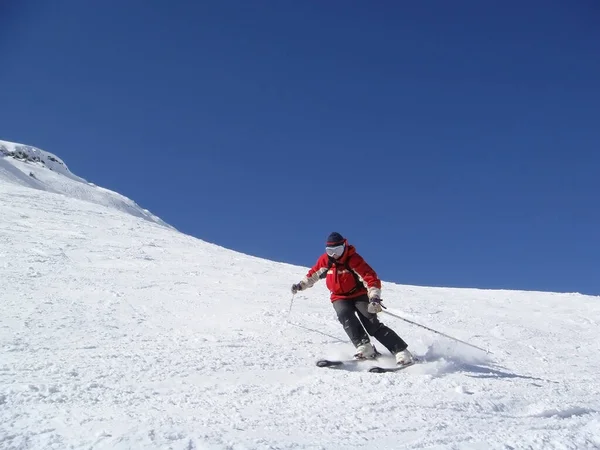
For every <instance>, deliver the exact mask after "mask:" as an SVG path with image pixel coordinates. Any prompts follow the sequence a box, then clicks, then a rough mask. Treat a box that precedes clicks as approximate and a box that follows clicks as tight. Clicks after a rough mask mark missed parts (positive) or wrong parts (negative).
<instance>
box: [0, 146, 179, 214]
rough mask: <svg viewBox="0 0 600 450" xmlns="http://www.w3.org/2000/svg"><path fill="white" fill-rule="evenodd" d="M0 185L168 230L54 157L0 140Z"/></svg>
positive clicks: (140, 210) (124, 198) (122, 198)
mask: <svg viewBox="0 0 600 450" xmlns="http://www.w3.org/2000/svg"><path fill="white" fill-rule="evenodd" d="M3 182H5V183H11V184H16V185H20V186H25V187H30V188H33V189H39V190H43V191H47V192H52V193H55V194H63V195H66V196H68V197H72V198H76V199H79V200H85V201H88V202H91V203H96V204H100V205H104V206H109V207H111V208H114V209H117V210H120V211H123V212H126V213H128V214H131V215H133V216H136V217H141V218H143V219H146V220H149V221H151V222H155V223H159V224H161V225H164V226H169V225H167V224H166V223H165V222H163V221H162V220H161V219H160V218H158V217H157V216H155V215H154V214H152V213H151V212H150V211H148V210H146V209H143V208H141V207H140V206H139V205H138V204H136V203H135V202H134V201H133V200H131V199H129V198H127V197H125V196H123V195H121V194H119V193H117V192H114V191H111V190H109V189H105V188H102V187H99V186H96V185H95V184H93V183H89V182H88V181H86V180H85V179H83V178H81V177H78V176H77V175H75V174H73V173H72V172H71V171H70V170H69V168H68V167H67V165H66V164H65V162H64V161H63V160H62V159H61V158H59V157H58V156H56V155H54V154H52V153H49V152H47V151H44V150H41V149H39V148H36V147H33V146H31V145H24V144H17V143H14V142H8V141H2V140H0V183H3Z"/></svg>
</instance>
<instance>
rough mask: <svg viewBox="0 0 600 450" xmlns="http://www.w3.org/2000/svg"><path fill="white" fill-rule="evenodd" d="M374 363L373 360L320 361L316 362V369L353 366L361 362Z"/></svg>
mask: <svg viewBox="0 0 600 450" xmlns="http://www.w3.org/2000/svg"><path fill="white" fill-rule="evenodd" d="M366 361H374V360H373V359H320V360H318V361H317V367H340V366H345V365H346V366H347V365H354V364H357V363H361V362H366Z"/></svg>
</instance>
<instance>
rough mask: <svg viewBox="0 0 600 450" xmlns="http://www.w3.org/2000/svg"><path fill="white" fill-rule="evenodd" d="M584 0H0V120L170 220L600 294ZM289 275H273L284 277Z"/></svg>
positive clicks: (303, 249)
mask: <svg viewBox="0 0 600 450" xmlns="http://www.w3.org/2000/svg"><path fill="white" fill-rule="evenodd" d="M599 24H600V4H599V3H598V2H597V1H594V0H589V1H588V0H581V1H570V0H563V1H555V0H537V1H535V0H534V1H526V2H523V1H514V0H508V1H502V2H486V1H481V0H471V1H452V2H451V1H447V0H432V1H427V2H415V1H411V2H408V1H382V2H371V1H362V2H358V1H350V2H349V1H291V0H278V1H246V0H240V1H226V0H224V1H214V2H200V1H196V2H194V1H175V0H173V1H162V0H152V1H151V0H126V1H123V0H104V1H98V2H84V1H80V0H57V1H52V2H49V1H43V0H39V1H32V0H18V1H17V0H12V1H10V0H9V1H4V2H2V3H1V5H0V55H1V62H2V70H1V71H0V86H1V88H0V105H1V108H0V138H1V139H6V140H12V141H17V142H23V143H27V144H32V145H35V146H38V147H41V148H43V149H45V150H48V151H50V152H53V153H56V154H57V155H58V156H60V157H61V158H63V159H64V160H65V161H66V163H67V164H68V165H69V167H70V168H71V170H72V171H73V172H74V173H76V174H78V175H80V176H82V177H84V178H86V179H88V180H89V181H91V182H94V183H96V184H98V185H101V186H104V187H107V188H110V189H113V190H116V191H118V192H121V193H123V194H124V195H127V196H128V197H130V198H132V199H134V200H135V201H137V202H138V203H139V204H140V205H142V206H143V207H145V208H148V209H150V210H151V211H152V212H154V213H155V214H157V215H159V216H160V217H161V218H163V219H164V220H166V221H167V222H169V223H171V224H172V225H174V226H175V227H177V228H178V229H180V230H181V231H183V232H185V233H189V234H191V235H194V236H197V237H199V238H201V239H204V240H207V241H209V242H214V243H217V244H219V245H222V246H225V247H229V248H232V249H236V250H239V251H242V252H245V253H250V254H254V255H257V256H260V257H265V258H269V259H273V260H278V261H285V262H289V263H293V264H300V265H306V266H307V265H312V264H313V263H314V262H315V260H316V258H317V257H318V255H319V254H320V252H322V251H323V242H324V240H325V238H326V236H327V235H328V234H329V232H331V231H334V230H335V231H339V232H340V233H342V234H344V235H345V236H347V237H348V238H349V240H350V241H351V242H352V243H354V244H356V245H357V249H358V251H359V252H360V253H361V254H362V255H363V256H365V258H366V259H367V261H368V262H370V264H371V265H372V266H373V267H374V268H375V270H376V271H377V272H378V273H379V275H380V276H381V277H382V278H383V279H384V280H388V281H395V282H398V283H405V284H417V285H430V286H460V287H482V288H506V289H527V290H529V289H535V290H551V291H567V292H584V293H591V294H600V208H599V207H600V199H599V196H600V176H599V170H600V26H599ZM285 289H286V290H287V287H286V288H285Z"/></svg>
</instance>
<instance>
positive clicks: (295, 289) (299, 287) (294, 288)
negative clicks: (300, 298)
mask: <svg viewBox="0 0 600 450" xmlns="http://www.w3.org/2000/svg"><path fill="white" fill-rule="evenodd" d="M301 290H302V284H301V283H298V284H292V294H295V293H296V292H298V291H301Z"/></svg>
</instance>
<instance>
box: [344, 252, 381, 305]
mask: <svg viewBox="0 0 600 450" xmlns="http://www.w3.org/2000/svg"><path fill="white" fill-rule="evenodd" d="M348 267H350V269H351V270H353V271H354V272H355V273H356V274H357V275H358V276H359V278H360V281H362V283H363V284H364V285H365V288H367V295H368V296H369V298H370V299H371V298H381V280H380V279H379V277H378V276H377V273H375V271H374V270H373V269H372V268H371V266H369V265H368V264H367V262H366V261H365V260H364V259H363V257H362V256H360V255H359V254H358V253H355V254H354V255H352V257H351V258H350V259H349V260H348Z"/></svg>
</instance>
